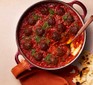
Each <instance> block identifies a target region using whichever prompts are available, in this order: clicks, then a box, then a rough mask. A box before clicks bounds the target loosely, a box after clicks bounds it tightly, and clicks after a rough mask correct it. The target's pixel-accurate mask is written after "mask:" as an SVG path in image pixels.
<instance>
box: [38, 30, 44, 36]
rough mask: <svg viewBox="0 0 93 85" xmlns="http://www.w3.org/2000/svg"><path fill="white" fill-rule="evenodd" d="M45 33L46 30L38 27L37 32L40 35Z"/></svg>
mask: <svg viewBox="0 0 93 85" xmlns="http://www.w3.org/2000/svg"><path fill="white" fill-rule="evenodd" d="M44 33H45V30H43V29H42V28H37V29H36V34H37V35H38V36H42V35H43V34H44Z"/></svg>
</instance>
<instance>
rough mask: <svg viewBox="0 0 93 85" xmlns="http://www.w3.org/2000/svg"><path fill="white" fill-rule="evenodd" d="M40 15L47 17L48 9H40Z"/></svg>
mask: <svg viewBox="0 0 93 85" xmlns="http://www.w3.org/2000/svg"><path fill="white" fill-rule="evenodd" d="M41 13H42V14H43V15H48V14H49V11H48V8H47V7H43V8H42V9H41Z"/></svg>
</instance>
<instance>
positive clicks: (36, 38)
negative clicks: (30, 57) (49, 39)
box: [35, 35, 40, 43]
mask: <svg viewBox="0 0 93 85" xmlns="http://www.w3.org/2000/svg"><path fill="white" fill-rule="evenodd" d="M35 40H36V42H37V43H39V42H40V37H39V36H37V35H36V37H35Z"/></svg>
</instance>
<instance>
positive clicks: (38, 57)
mask: <svg viewBox="0 0 93 85" xmlns="http://www.w3.org/2000/svg"><path fill="white" fill-rule="evenodd" d="M42 58H43V54H42V53H38V54H37V55H36V56H35V59H36V60H37V61H41V60H42Z"/></svg>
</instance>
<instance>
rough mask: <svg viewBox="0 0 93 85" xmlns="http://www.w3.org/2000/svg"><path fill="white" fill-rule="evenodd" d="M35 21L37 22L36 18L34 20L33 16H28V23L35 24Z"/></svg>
mask: <svg viewBox="0 0 93 85" xmlns="http://www.w3.org/2000/svg"><path fill="white" fill-rule="evenodd" d="M36 22H37V20H35V19H34V18H33V17H32V18H31V17H30V18H29V19H28V23H29V24H30V25H35V24H36Z"/></svg>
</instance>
